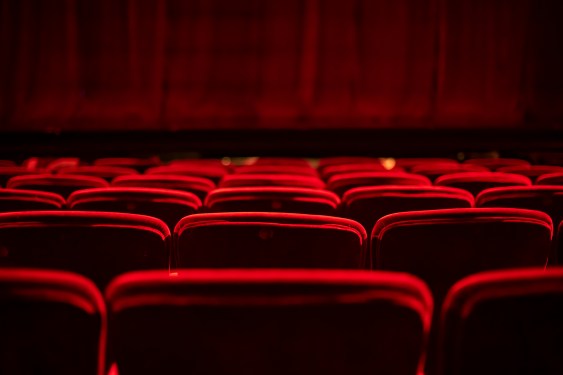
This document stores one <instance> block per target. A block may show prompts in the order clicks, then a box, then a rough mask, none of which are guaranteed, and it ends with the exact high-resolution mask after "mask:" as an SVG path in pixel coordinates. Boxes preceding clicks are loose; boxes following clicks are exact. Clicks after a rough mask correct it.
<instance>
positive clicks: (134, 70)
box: [0, 0, 563, 131]
mask: <svg viewBox="0 0 563 375" xmlns="http://www.w3.org/2000/svg"><path fill="white" fill-rule="evenodd" d="M0 3H1V4H0V130H40V131H81V130H86V131H87V130H129V129H141V130H178V129H194V128H225V129H228V128H234V127H237V128H241V127H242V128H268V127H272V128H273V127H282V128H283V127H309V128H314V127H316V128H319V127H320V128H326V127H365V128H400V127H404V128H412V127H436V128H464V127H490V126H494V127H531V126H535V127H541V126H546V127H559V128H560V127H561V120H563V22H562V21H563V3H562V2H560V1H559V0H543V1H532V0H347V1H343V0H308V1H302V0H269V1H263V0H143V1H140V0H0Z"/></svg>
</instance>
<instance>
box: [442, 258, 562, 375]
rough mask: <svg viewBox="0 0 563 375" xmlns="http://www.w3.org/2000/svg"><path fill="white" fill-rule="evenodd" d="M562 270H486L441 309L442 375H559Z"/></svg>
mask: <svg viewBox="0 0 563 375" xmlns="http://www.w3.org/2000/svg"><path fill="white" fill-rule="evenodd" d="M562 316H563V270H561V269H550V270H548V271H542V270H529V269H519V270H510V271H495V272H486V273H482V274H477V275H473V276H470V277H468V278H466V279H463V280H462V281H460V282H458V283H457V284H455V285H454V286H453V287H452V289H451V291H450V292H449V294H448V296H447V298H446V301H445V302H444V307H443V310H442V324H441V326H440V336H441V340H440V341H441V346H440V347H441V350H440V352H441V356H440V371H439V372H438V374H440V375H450V374H451V375H454V374H455V375H465V374H467V375H469V374H483V375H489V374H490V375H493V374H495V375H496V374H530V375H531V374H542V375H555V374H562V373H563V362H562V361H561V355H562V353H563V320H562V319H561V317H562Z"/></svg>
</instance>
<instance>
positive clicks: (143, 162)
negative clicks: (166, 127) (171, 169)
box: [94, 157, 160, 172]
mask: <svg viewBox="0 0 563 375" xmlns="http://www.w3.org/2000/svg"><path fill="white" fill-rule="evenodd" d="M94 165H104V166H112V167H125V168H133V169H136V170H137V171H139V172H143V171H144V170H145V169H147V168H150V167H156V166H157V165H160V159H159V158H158V157H150V158H100V159H96V160H95V161H94Z"/></svg>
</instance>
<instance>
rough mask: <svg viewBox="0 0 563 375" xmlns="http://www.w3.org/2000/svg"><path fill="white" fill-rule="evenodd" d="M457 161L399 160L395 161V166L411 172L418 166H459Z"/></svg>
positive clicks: (430, 159) (443, 159) (436, 159)
mask: <svg viewBox="0 0 563 375" xmlns="http://www.w3.org/2000/svg"><path fill="white" fill-rule="evenodd" d="M458 164H459V163H458V162H457V160H454V159H449V158H398V159H397V160H395V165H396V166H397V167H400V168H404V169H406V170H407V171H410V170H411V169H412V168H414V167H418V166H431V165H458Z"/></svg>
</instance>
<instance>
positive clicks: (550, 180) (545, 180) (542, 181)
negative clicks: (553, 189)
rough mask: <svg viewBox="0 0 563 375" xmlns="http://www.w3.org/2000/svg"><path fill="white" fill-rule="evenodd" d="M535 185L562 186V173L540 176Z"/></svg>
mask: <svg viewBox="0 0 563 375" xmlns="http://www.w3.org/2000/svg"><path fill="white" fill-rule="evenodd" d="M536 185H563V172H560V173H547V174H542V175H541V176H539V177H538V178H537V179H536Z"/></svg>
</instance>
